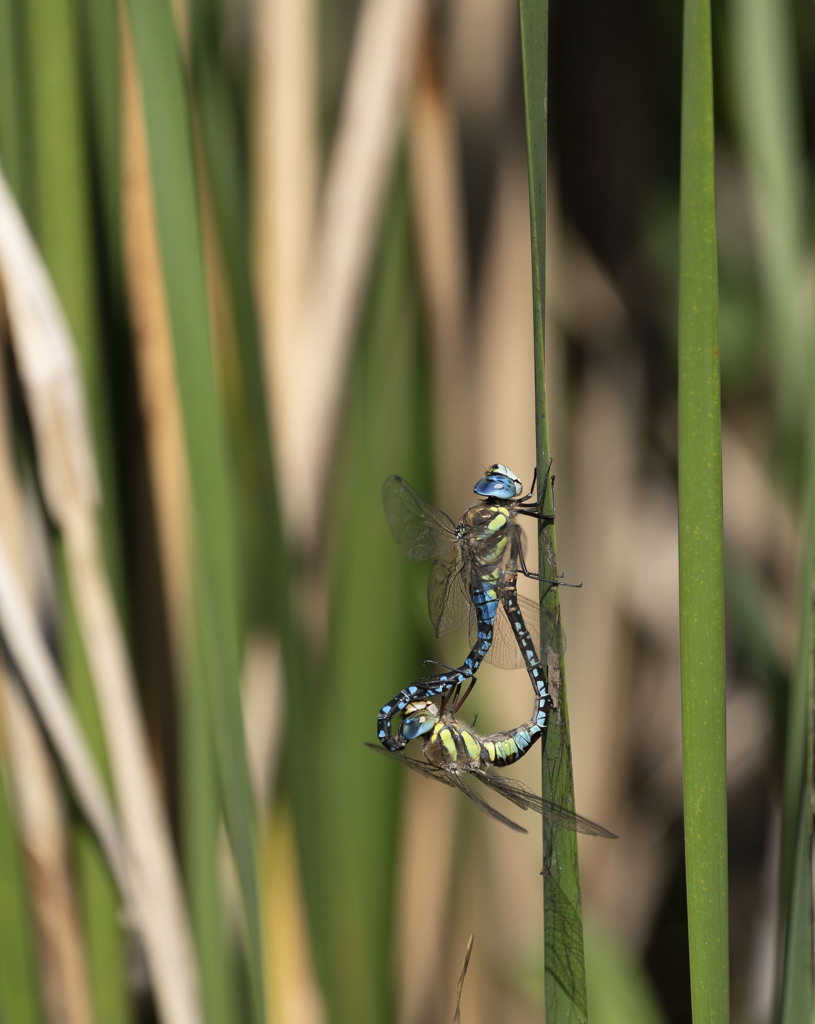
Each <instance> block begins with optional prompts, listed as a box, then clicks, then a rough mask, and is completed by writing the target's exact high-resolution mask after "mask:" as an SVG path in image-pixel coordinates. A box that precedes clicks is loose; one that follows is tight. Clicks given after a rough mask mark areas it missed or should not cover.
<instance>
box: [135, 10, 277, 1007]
mask: <svg viewBox="0 0 815 1024" xmlns="http://www.w3.org/2000/svg"><path fill="white" fill-rule="evenodd" d="M128 11H129V15H130V23H131V26H132V30H133V39H134V43H135V50H136V57H137V63H138V67H139V76H140V80H141V87H142V93H143V98H144V109H145V118H146V124H147V136H148V146H149V150H150V165H151V170H152V178H153V188H154V194H155V203H156V217H157V223H158V231H159V240H160V246H161V258H162V267H163V273H164V281H165V287H166V295H167V305H168V310H169V314H170V323H171V327H172V336H173V345H174V348H175V356H176V373H177V379H178V384H179V393H180V398H181V411H182V419H183V424H184V435H185V441H186V450H187V457H188V464H189V471H190V483H191V487H192V498H193V500H192V506H193V507H192V516H193V527H194V537H195V543H194V557H195V565H196V570H195V581H196V587H195V595H196V596H195V601H196V613H195V614H196V626H197V629H198V634H199V637H200V639H201V642H202V652H203V659H204V661H205V662H206V671H204V672H203V677H204V685H205V686H206V687H207V691H208V705H209V714H210V719H211V733H212V736H213V739H214V742H215V750H216V756H217V763H218V773H219V777H220V781H221V791H222V796H223V811H224V817H225V821H226V827H227V831H228V834H229V838H230V843H231V847H232V853H233V856H234V859H235V865H236V869H237V875H238V880H239V885H240V890H241V898H242V902H243V910H244V915H245V923H246V945H247V960H248V964H249V979H250V992H251V1002H252V1011H251V1012H252V1018H253V1019H254V1020H255V1021H257V1022H260V1021H262V1020H263V1019H264V997H263V980H262V979H263V975H262V962H263V961H262V952H261V933H260V913H259V905H258V903H259V894H258V875H257V848H256V835H255V825H254V810H253V805H252V795H251V789H250V784H249V773H248V768H247V762H246V750H245V739H244V733H243V722H242V717H241V705H240V693H239V678H240V633H239V618H238V616H239V613H238V607H239V587H238V560H237V546H236V538H235V517H234V510H233V507H232V494H233V482H232V480H231V474H230V470H229V467H228V462H227V451H226V437H225V430H224V425H223V414H222V410H221V407H220V403H219V397H218V395H217V393H216V388H215V376H214V368H213V363H212V348H211V334H210V325H209V318H208V311H207V292H206V285H205V280H204V266H203V255H202V241H201V229H200V224H199V214H198V207H197V196H198V187H197V180H196V173H195V163H194V159H193V134H192V123H191V116H190V110H189V106H188V96H187V93H186V87H185V81H184V76H183V72H182V66H181V59H180V54H179V50H178V43H177V40H176V36H175V31H174V27H173V21H172V16H171V12H170V8H169V5H168V4H167V2H166V0H147V2H144V0H138V2H131V3H129V4H128ZM204 969H206V967H205V968H204Z"/></svg>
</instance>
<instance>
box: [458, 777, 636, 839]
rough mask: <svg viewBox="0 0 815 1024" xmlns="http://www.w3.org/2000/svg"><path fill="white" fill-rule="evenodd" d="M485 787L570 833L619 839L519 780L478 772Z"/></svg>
mask: <svg viewBox="0 0 815 1024" xmlns="http://www.w3.org/2000/svg"><path fill="white" fill-rule="evenodd" d="M475 774H477V775H478V777H479V778H480V779H481V781H482V782H483V783H484V785H485V786H489V788H490V789H493V790H495V792H496V793H500V794H501V796H503V797H506V799H507V800H509V801H511V802H512V803H513V804H515V806H516V807H520V808H521V809H522V810H524V811H537V813H538V814H542V815H543V816H544V817H546V818H548V819H549V820H550V821H553V822H554V823H555V824H556V825H558V826H559V827H560V828H567V829H569V831H570V832H580V833H581V834H582V835H584V836H597V837H598V838H600V839H617V838H619V837H618V836H616V835H615V834H614V833H613V832H609V830H608V829H607V828H603V826H602V825H598V824H596V823H595V822H593V821H589V819H588V818H584V817H582V816H581V815H580V814H575V813H574V811H570V810H568V809H567V808H566V807H560V806H558V805H557V804H553V803H551V801H549V800H544V799H543V797H540V796H538V794H537V793H534V792H533V791H532V790H531V789H530V788H529V786H526V785H524V783H523V782H520V781H519V780H518V779H512V778H510V777H509V776H507V775H499V774H498V773H497V772H492V771H489V772H476V773H475Z"/></svg>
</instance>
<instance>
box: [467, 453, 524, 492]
mask: <svg viewBox="0 0 815 1024" xmlns="http://www.w3.org/2000/svg"><path fill="white" fill-rule="evenodd" d="M473 491H475V493H476V494H477V495H479V497H481V498H497V499H498V500H499V501H514V500H515V499H516V498H518V497H520V495H521V493H522V492H523V484H522V483H521V481H520V479H519V478H518V477H517V476H516V475H515V474H514V473H513V472H512V470H511V469H509V468H508V467H507V466H502V465H501V464H500V463H499V462H496V463H495V464H494V465H492V466H490V468H489V469H488V470H487V472H486V473H485V474H484V476H482V477H481V479H480V480H479V481H478V483H477V484H476V485H475V487H473Z"/></svg>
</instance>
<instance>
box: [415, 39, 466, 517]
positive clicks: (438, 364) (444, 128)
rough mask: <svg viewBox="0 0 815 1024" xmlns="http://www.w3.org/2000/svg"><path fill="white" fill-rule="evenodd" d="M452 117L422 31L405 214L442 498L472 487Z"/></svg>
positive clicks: (462, 239) (460, 214) (460, 190)
mask: <svg viewBox="0 0 815 1024" xmlns="http://www.w3.org/2000/svg"><path fill="white" fill-rule="evenodd" d="M457 127H458V126H457V123H456V117H455V111H454V105H453V102H452V97H451V96H450V93H449V90H448V88H447V82H446V80H445V78H444V72H443V69H442V66H441V57H440V54H439V53H438V47H437V44H436V43H435V41H434V39H433V37H432V36H431V34H430V33H429V32H425V33H424V37H423V45H422V60H421V66H420V68H419V74H418V80H417V85H416V88H415V90H414V93H413V97H412V101H411V104H410V122H409V145H408V159H409V169H410V187H411V200H412V202H411V213H412V217H413V225H414V231H415V238H416V248H417V254H418V259H417V263H418V266H419V273H420V274H421V282H422V291H423V293H424V299H425V305H426V308H427V316H428V321H429V324H430V332H431V339H432V345H431V349H430V351H431V358H432V360H433V375H432V386H433V408H434V421H435V422H434V432H435V434H436V436H438V437H443V438H446V439H447V440H446V443H445V445H444V446H443V447H442V448H441V450H440V451H439V452H438V453H437V458H436V473H437V481H438V484H439V486H440V488H442V489H441V490H440V491H439V492H438V493H440V495H441V497H442V499H443V500H444V501H446V500H447V499H451V500H452V499H453V498H454V497H455V496H456V495H457V494H461V493H462V490H465V493H466V488H467V486H468V483H469V485H470V486H472V483H471V481H470V480H469V474H468V473H467V469H466V467H467V458H468V457H469V452H468V451H465V450H463V445H461V444H460V443H459V442H464V445H466V443H467V442H466V439H465V438H462V436H461V435H462V431H461V410H462V408H464V403H465V402H466V398H467V396H468V395H469V394H470V393H471V380H470V375H471V369H470V364H469V362H468V361H467V359H466V353H465V346H464V338H465V335H466V332H467V327H468V317H469V313H468V310H469V296H468V287H467V237H466V236H467V232H466V227H465V224H464V219H465V218H464V209H463V196H464V182H463V179H462V173H461V166H460V154H459V151H458V149H457V148H456V144H455V139H456V138H457Z"/></svg>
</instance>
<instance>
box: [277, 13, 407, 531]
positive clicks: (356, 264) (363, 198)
mask: <svg viewBox="0 0 815 1024" xmlns="http://www.w3.org/2000/svg"><path fill="white" fill-rule="evenodd" d="M423 8H424V4H423V2H422V0H366V2H365V3H364V4H363V5H362V8H361V10H360V13H359V17H358V19H357V31H356V35H355V39H354V43H353V47H352V52H351V57H350V61H349V70H348V75H347V78H346V83H345V88H344V92H343V99H342V103H341V107H340V114H339V119H338V126H337V133H336V136H335V139H334V143H333V146H332V151H331V156H330V158H329V162H328V168H327V172H326V184H325V189H324V193H323V197H322V203H321V210H320V214H319V220H318V223H317V238H316V241H315V244H314V247H313V252H312V258H311V261H310V262H311V272H310V280H309V285H308V287H307V289H306V296H305V305H304V308H303V309H302V310H301V313H300V316H299V317H298V323H299V328H298V331H297V337H296V338H294V339H283V338H281V339H280V344H281V345H285V346H287V347H291V350H292V351H293V354H294V359H295V361H294V362H293V363H292V366H291V374H292V376H290V377H288V378H285V379H280V380H279V381H277V389H276V391H275V402H276V403H278V404H280V408H281V409H283V408H286V409H288V410H289V415H288V416H286V415H285V414H284V415H283V421H284V423H285V428H284V430H283V431H282V432H281V433H280V435H279V436H278V437H276V439H275V440H276V442H277V446H278V452H277V454H278V459H279V464H280V467H281V478H282V479H284V480H287V481H288V482H289V485H288V486H287V487H286V488H285V490H284V491H283V493H282V495H281V497H282V499H283V502H284V506H285V504H286V501H287V500H289V499H291V500H294V501H296V505H291V504H290V505H289V507H288V508H286V509H285V511H286V513H287V522H288V524H289V526H290V528H291V529H292V530H293V531H294V532H295V533H296V534H297V535H298V536H299V537H300V538H301V539H302V540H304V541H306V542H310V541H312V540H313V535H314V531H315V527H316V525H317V514H318V512H319V507H320V505H321V503H322V499H323V497H324V495H322V494H320V493H319V488H320V487H321V486H324V484H325V482H327V480H328V475H327V473H326V470H327V467H328V464H329V460H330V457H331V454H332V448H331V446H332V444H333V440H334V438H335V437H336V425H337V422H338V418H339V415H340V412H341V406H342V395H343V391H344V387H345V380H346V376H347V374H346V369H347V366H348V363H349V359H350V357H351V347H352V341H353V334H354V329H355V327H356V324H357V321H358V318H359V312H360V308H361V303H362V301H363V299H364V290H365V282H366V279H367V276H368V272H369V268H370V264H371V259H372V256H373V247H374V243H375V240H376V237H377V232H378V230H379V223H380V218H381V213H382V207H383V204H384V199H385V196H386V192H387V186H388V182H389V181H390V176H391V171H392V168H393V162H394V159H395V155H396V150H397V143H398V139H399V133H400V127H401V123H402V120H403V112H404V107H405V103H406V94H407V91H408V88H409V86H410V83H411V79H412V76H413V73H414V68H415V63H416V54H417V48H418V41H419V37H420V34H419V27H420V24H421V19H422V15H423ZM303 494H313V495H315V500H314V501H310V502H306V503H305V504H304V503H303V502H302V500H301V499H302V495H303Z"/></svg>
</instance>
